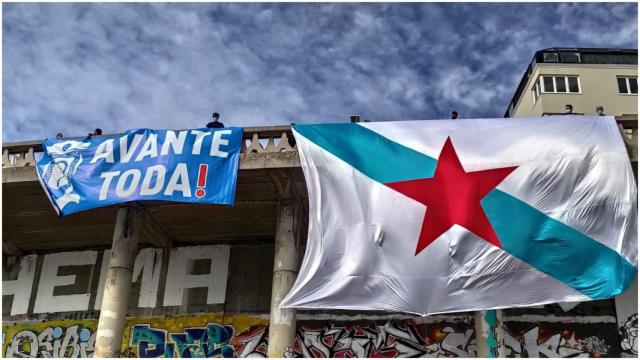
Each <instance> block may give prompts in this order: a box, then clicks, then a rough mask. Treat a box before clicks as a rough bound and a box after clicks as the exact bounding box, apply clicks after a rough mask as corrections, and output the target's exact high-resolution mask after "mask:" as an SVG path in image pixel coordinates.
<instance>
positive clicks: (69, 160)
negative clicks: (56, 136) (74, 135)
mask: <svg viewBox="0 0 640 360" xmlns="http://www.w3.org/2000/svg"><path fill="white" fill-rule="evenodd" d="M90 145H91V144H90V143H88V142H81V141H75V140H68V141H63V142H60V143H57V144H53V145H49V146H47V152H48V153H49V156H50V157H51V159H52V160H53V162H51V163H49V164H47V165H46V166H45V168H44V172H43V174H42V179H43V180H44V182H45V183H46V184H47V186H48V187H49V188H50V189H54V190H59V191H64V193H63V195H61V196H59V197H57V198H55V199H54V200H55V202H56V204H57V205H58V207H59V208H60V209H63V208H64V207H65V206H67V205H68V204H69V203H72V202H73V203H76V204H77V203H80V196H79V195H78V194H76V193H75V192H74V191H73V185H72V184H71V181H70V179H71V177H72V176H73V175H74V174H75V173H76V170H77V169H78V166H79V165H80V164H81V163H82V160H83V158H82V153H81V152H80V151H79V150H85V149H87V148H89V146H90Z"/></svg>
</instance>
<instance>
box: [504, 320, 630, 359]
mask: <svg viewBox="0 0 640 360" xmlns="http://www.w3.org/2000/svg"><path fill="white" fill-rule="evenodd" d="M613 321H615V319H613ZM615 328H616V324H615V322H602V323H562V322H542V323H531V322H506V323H505V330H506V331H505V332H504V347H505V356H507V357H535V358H539V357H548V358H558V357H618V356H620V347H619V343H618V336H617V334H616V331H615Z"/></svg>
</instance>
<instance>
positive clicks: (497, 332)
mask: <svg viewBox="0 0 640 360" xmlns="http://www.w3.org/2000/svg"><path fill="white" fill-rule="evenodd" d="M474 315H475V328H476V355H477V357H480V358H495V357H504V336H503V328H502V310H485V311H476V312H475V313H474Z"/></svg>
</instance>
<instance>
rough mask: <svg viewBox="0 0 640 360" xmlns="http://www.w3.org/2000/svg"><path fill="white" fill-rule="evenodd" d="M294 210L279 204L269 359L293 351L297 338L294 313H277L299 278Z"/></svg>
mask: <svg viewBox="0 0 640 360" xmlns="http://www.w3.org/2000/svg"><path fill="white" fill-rule="evenodd" d="M297 210H298V208H297V206H295V205H294V204H293V203H291V202H285V201H281V202H280V204H279V205H278V224H277V228H276V240H275V255H274V259H273V260H274V261H273V284H272V287H271V317H270V320H269V351H268V353H269V357H279V358H281V357H284V353H285V351H286V350H287V349H288V348H290V347H291V348H292V347H293V342H294V341H295V338H296V311H295V310H293V309H279V308H278V305H279V304H280V302H281V301H282V299H284V297H285V296H286V295H287V293H288V292H289V290H290V289H291V287H292V286H293V282H294V281H295V279H296V276H297V274H298V249H297V248H296V233H295V231H294V230H295V229H294V224H295V221H296V218H297V214H296V211H297Z"/></svg>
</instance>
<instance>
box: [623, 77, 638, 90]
mask: <svg viewBox="0 0 640 360" xmlns="http://www.w3.org/2000/svg"><path fill="white" fill-rule="evenodd" d="M618 91H619V92H620V94H637V93H638V78H637V77H630V76H618Z"/></svg>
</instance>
